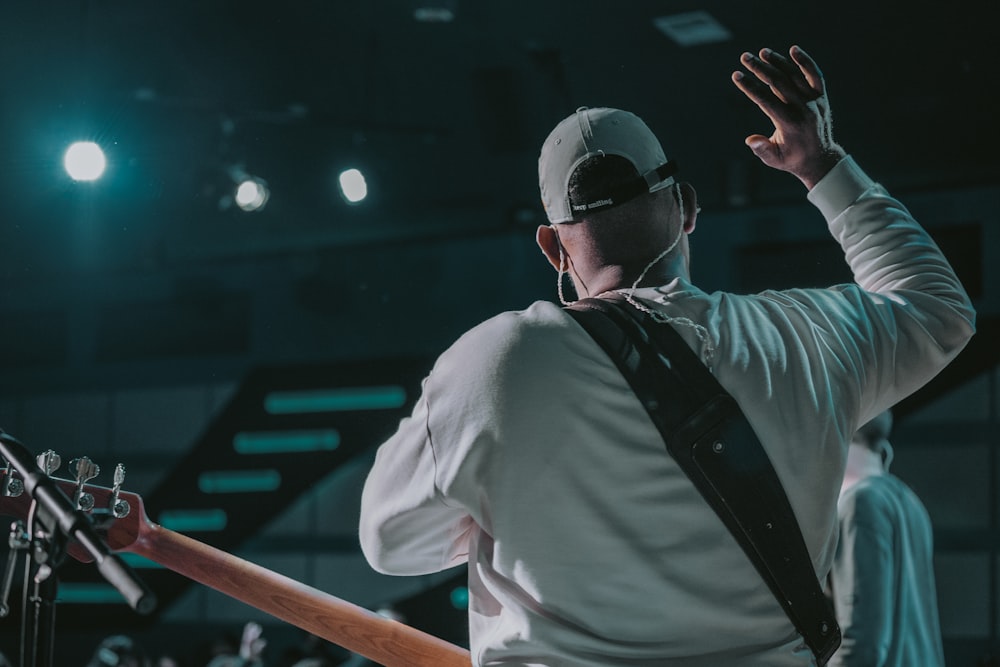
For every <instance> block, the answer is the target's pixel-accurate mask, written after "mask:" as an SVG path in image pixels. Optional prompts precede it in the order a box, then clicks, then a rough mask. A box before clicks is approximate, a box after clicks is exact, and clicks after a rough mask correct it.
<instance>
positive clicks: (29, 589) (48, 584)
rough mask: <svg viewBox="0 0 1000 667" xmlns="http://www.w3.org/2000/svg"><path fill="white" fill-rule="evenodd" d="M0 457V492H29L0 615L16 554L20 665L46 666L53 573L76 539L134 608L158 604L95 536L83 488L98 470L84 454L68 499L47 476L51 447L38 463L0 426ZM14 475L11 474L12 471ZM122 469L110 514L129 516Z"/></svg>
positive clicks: (15, 530)
mask: <svg viewBox="0 0 1000 667" xmlns="http://www.w3.org/2000/svg"><path fill="white" fill-rule="evenodd" d="M0 455H2V456H3V458H4V459H6V461H7V475H6V476H5V478H4V484H3V485H2V488H0V494H3V495H5V496H18V495H21V494H22V493H23V492H27V493H28V495H29V496H31V499H32V501H31V505H30V509H29V511H28V516H27V522H26V524H25V523H22V522H20V521H15V522H14V523H13V524H12V526H11V534H10V538H9V544H10V547H11V553H10V560H9V561H8V563H7V566H6V568H5V572H4V578H3V581H2V585H3V589H2V591H0V593H2V598H0V617H2V616H5V615H6V614H7V613H8V612H9V606H8V603H7V598H8V597H9V593H10V583H11V581H12V580H13V568H14V561H15V559H16V557H17V555H18V554H19V552H21V553H23V555H22V558H23V560H24V564H25V578H24V595H23V605H24V618H23V620H22V634H21V640H22V659H21V667H51V664H52V655H53V645H54V644H53V641H54V634H55V632H54V630H55V603H56V594H57V590H58V576H57V571H58V568H59V566H60V565H62V563H63V562H64V561H65V559H66V555H67V552H66V546H67V544H68V542H69V540H71V539H72V540H74V541H75V543H76V544H77V545H79V546H80V547H81V548H83V549H84V550H85V551H86V552H87V554H88V555H89V556H90V557H91V558H92V559H93V561H94V563H95V565H96V566H97V569H98V571H99V572H100V573H101V575H102V576H103V577H104V578H105V579H106V580H107V581H108V582H109V583H111V584H112V585H113V586H115V588H117V589H118V591H119V593H121V595H122V597H123V598H124V599H125V600H126V601H127V602H128V603H129V605H130V606H131V607H132V608H133V609H135V610H136V611H138V612H139V613H142V614H145V613H149V612H150V611H152V610H153V608H155V606H156V599H155V596H154V595H153V593H152V591H150V590H149V588H148V587H147V586H146V585H145V584H144V583H143V582H142V581H141V580H140V579H139V578H138V577H137V576H136V575H135V573H134V572H133V571H132V569H131V568H130V567H128V565H127V564H126V563H125V562H124V561H123V560H122V559H121V558H120V557H119V556H118V555H116V554H113V553H112V552H111V550H110V549H109V548H108V545H107V544H106V543H105V542H104V540H103V539H101V538H100V537H99V536H98V534H97V531H96V530H95V527H94V525H93V520H92V518H91V516H90V515H89V514H86V513H85V511H84V510H88V511H89V510H91V509H92V508H93V505H94V503H93V496H92V495H91V494H90V493H87V492H86V491H85V490H84V487H85V485H86V483H87V482H88V481H89V480H91V479H93V478H94V477H96V476H97V474H98V472H99V471H100V468H98V466H97V465H95V464H94V463H93V462H91V461H90V459H88V458H86V457H81V458H80V459H75V460H74V461H73V462H72V467H73V469H74V474H75V477H76V482H77V485H76V490H75V493H74V494H73V495H74V497H73V499H72V500H70V498H69V497H68V496H67V495H66V494H65V493H64V492H63V491H62V489H60V488H59V486H58V485H57V484H56V482H55V481H53V480H52V479H51V478H50V477H49V475H50V474H51V473H52V472H53V471H54V470H56V469H57V468H58V467H59V463H60V460H59V455H58V454H56V453H55V452H53V451H51V450H50V451H47V452H45V453H44V454H41V455H39V456H38V458H37V465H36V461H34V460H32V457H31V455H30V453H29V452H28V451H27V449H25V448H24V446H23V445H22V444H21V443H20V442H18V441H17V440H15V439H14V438H12V437H10V436H9V435H8V434H7V433H5V432H4V431H3V430H2V429H0ZM12 467H13V468H14V469H16V470H17V472H18V474H20V476H21V478H20V479H14V478H12V476H11V472H12V470H11V468H12ZM123 476H124V470H123V468H122V467H121V466H118V468H117V469H116V470H115V491H116V493H115V499H114V501H113V507H112V508H111V511H110V512H109V513H110V514H111V515H112V516H114V517H116V518H120V517H122V516H125V515H127V514H128V511H129V508H128V504H127V502H124V501H118V500H117V490H118V488H119V486H120V485H121V481H122V477H123Z"/></svg>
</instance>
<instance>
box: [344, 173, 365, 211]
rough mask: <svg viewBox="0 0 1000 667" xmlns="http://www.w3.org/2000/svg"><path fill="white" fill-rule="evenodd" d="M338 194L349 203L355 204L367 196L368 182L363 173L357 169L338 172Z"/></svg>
mask: <svg viewBox="0 0 1000 667" xmlns="http://www.w3.org/2000/svg"><path fill="white" fill-rule="evenodd" d="M337 180H338V181H339V182H340V194H341V195H343V197H344V199H346V200H347V201H348V202H350V203H351V204H357V203H358V202H360V201H362V200H363V199H364V198H365V197H367V196H368V184H367V183H366V182H365V175H364V174H362V173H361V172H360V171H359V170H357V169H348V170H346V171H343V172H341V173H340V177H339V178H338V179H337Z"/></svg>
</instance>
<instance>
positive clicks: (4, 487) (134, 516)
mask: <svg viewBox="0 0 1000 667" xmlns="http://www.w3.org/2000/svg"><path fill="white" fill-rule="evenodd" d="M37 461H38V467H39V468H40V469H41V470H42V472H44V473H45V474H46V475H48V477H49V479H51V480H52V481H53V482H54V483H55V484H56V486H57V487H58V488H59V490H60V491H62V492H63V493H64V494H66V496H67V498H68V499H69V500H70V502H72V503H73V505H74V506H75V507H76V509H77V510H78V511H80V512H84V513H85V514H87V515H89V516H90V518H91V519H92V521H93V523H94V526H95V528H96V529H97V530H98V531H99V532H101V533H103V534H104V536H105V540H106V541H107V544H108V547H109V548H110V549H111V550H112V551H129V547H130V546H132V545H133V544H134V543H135V541H136V540H137V539H138V538H139V535H140V534H141V530H142V528H143V526H144V525H145V524H147V523H148V522H149V519H148V518H147V517H146V510H145V508H144V507H143V504H142V498H140V497H139V496H138V495H137V494H134V493H128V492H125V491H122V490H121V486H122V483H123V482H124V481H125V467H124V466H122V464H120V463H119V464H118V465H117V466H115V470H114V473H113V480H112V486H111V487H105V486H98V485H95V484H91V483H90V480H92V479H95V478H96V477H97V476H98V475H99V474H100V470H101V469H100V466H98V465H97V464H95V463H94V462H93V461H91V460H90V459H89V458H87V457H86V456H83V457H80V458H78V459H74V460H72V461H71V462H70V464H69V469H70V472H71V473H72V474H73V477H74V480H69V479H62V478H59V477H53V476H52V473H53V472H55V471H56V469H58V468H59V466H60V464H61V459H60V457H59V455H58V454H56V453H55V452H53V451H52V450H49V451H47V452H44V453H43V454H40V455H39V456H38V458H37ZM31 505H32V498H31V497H30V496H29V495H28V493H27V492H25V490H24V482H23V480H22V479H21V478H20V475H19V474H18V472H17V471H16V470H14V469H13V468H12V467H11V466H10V465H9V464H8V465H7V466H6V467H4V468H0V516H11V517H14V518H17V519H21V520H27V518H28V513H29V512H30V511H31ZM67 551H68V552H69V554H70V555H71V556H73V557H74V558H76V559H77V560H80V561H84V562H89V561H91V560H92V557H91V556H90V554H89V553H88V552H87V551H86V550H85V549H83V548H82V547H80V546H79V545H77V544H75V543H74V542H70V544H69V545H68V546H67Z"/></svg>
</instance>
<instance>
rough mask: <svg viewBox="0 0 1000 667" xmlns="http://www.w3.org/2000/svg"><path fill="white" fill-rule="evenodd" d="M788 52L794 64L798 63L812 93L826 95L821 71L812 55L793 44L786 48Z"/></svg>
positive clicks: (817, 95)
mask: <svg viewBox="0 0 1000 667" xmlns="http://www.w3.org/2000/svg"><path fill="white" fill-rule="evenodd" d="M788 53H789V55H791V57H792V60H793V61H794V62H795V64H796V65H798V67H799V71H800V72H801V74H802V76H803V77H804V78H805V80H806V83H807V84H808V86H809V88H810V89H811V90H812V91H813V93H814V95H815V96H816V97H819V96H822V95H826V84H825V83H824V81H823V73H822V72H821V71H820V69H819V65H817V64H816V61H815V60H813V59H812V56H810V55H809V54H808V53H806V52H805V51H803V50H802V48H801V47H799V46H793V47H792V48H790V49H789V50H788Z"/></svg>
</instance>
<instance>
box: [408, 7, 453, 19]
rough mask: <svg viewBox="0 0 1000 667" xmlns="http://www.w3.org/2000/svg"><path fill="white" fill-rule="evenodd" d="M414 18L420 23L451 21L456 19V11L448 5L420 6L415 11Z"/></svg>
mask: <svg viewBox="0 0 1000 667" xmlns="http://www.w3.org/2000/svg"><path fill="white" fill-rule="evenodd" d="M413 18H415V19H416V20H417V21H419V22H420V23H451V22H452V21H454V20H455V12H453V11H451V9H449V8H448V7H418V8H417V9H415V10H414V11H413Z"/></svg>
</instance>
